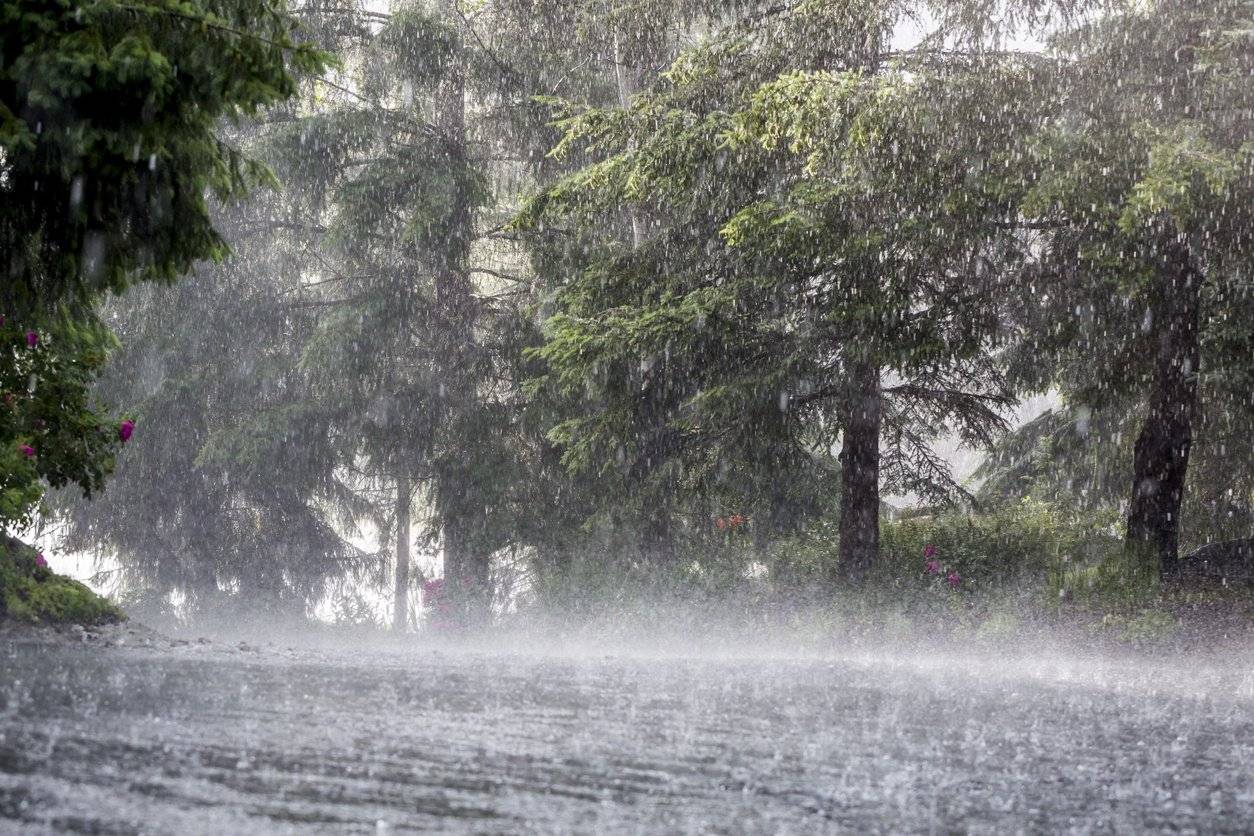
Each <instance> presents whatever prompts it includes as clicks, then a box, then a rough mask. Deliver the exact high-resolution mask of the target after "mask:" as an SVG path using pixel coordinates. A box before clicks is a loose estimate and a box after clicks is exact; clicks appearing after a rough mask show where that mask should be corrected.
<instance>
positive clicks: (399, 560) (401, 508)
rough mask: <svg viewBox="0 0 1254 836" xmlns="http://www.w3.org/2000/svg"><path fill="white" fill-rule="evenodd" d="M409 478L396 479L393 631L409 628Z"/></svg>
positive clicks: (402, 630) (398, 631) (400, 477)
mask: <svg viewBox="0 0 1254 836" xmlns="http://www.w3.org/2000/svg"><path fill="white" fill-rule="evenodd" d="M409 503H410V487H409V476H408V475H405V476H398V477H397V479H396V589H395V591H394V595H393V599H392V630H393V631H394V632H397V633H400V632H404V631H405V630H406V629H408V627H409Z"/></svg>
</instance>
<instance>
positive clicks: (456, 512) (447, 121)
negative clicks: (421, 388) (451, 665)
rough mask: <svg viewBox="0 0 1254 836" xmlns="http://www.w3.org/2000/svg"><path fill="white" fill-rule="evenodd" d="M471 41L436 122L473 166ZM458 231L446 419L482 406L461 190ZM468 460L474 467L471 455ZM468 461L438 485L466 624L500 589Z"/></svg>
mask: <svg viewBox="0 0 1254 836" xmlns="http://www.w3.org/2000/svg"><path fill="white" fill-rule="evenodd" d="M443 9H444V13H445V16H446V18H447V20H448V21H449V23H450V24H452V25H454V26H461V25H462V19H461V16H460V15H459V14H458V5H457V0H444V3H443ZM463 51H464V47H463V45H462V44H460V43H459V44H458V45H457V47H456V51H455V53H454V55H453V56H452V58H451V60H450V61H449V64H448V71H447V75H446V76H445V78H444V79H443V81H442V82H441V83H440V86H439V88H438V89H437V90H436V94H435V111H436V112H435V123H436V126H437V127H438V128H439V131H440V134H441V136H442V138H443V140H444V146H445V149H446V152H447V154H448V157H449V165H450V166H453V167H457V166H466V165H467V164H468V163H467V154H466V70H465V56H464V54H463ZM449 219H450V221H451V223H450V229H451V235H450V239H449V241H448V242H447V245H446V246H447V249H446V251H445V252H444V254H443V256H444V258H443V263H442V264H441V265H440V267H439V269H438V270H437V271H436V302H437V306H438V309H439V317H440V320H441V328H442V330H443V332H444V339H445V342H446V344H445V346H444V349H443V351H442V352H441V353H442V356H440V357H439V358H437V364H438V368H437V373H438V375H439V377H440V381H441V383H442V385H443V390H444V393H445V394H444V395H443V396H442V399H443V400H444V402H445V412H444V414H445V420H446V421H456V420H457V419H458V417H459V416H464V415H465V414H466V413H467V411H468V410H472V409H475V408H476V399H477V397H478V381H477V380H476V378H475V374H476V372H475V367H476V355H477V353H478V347H477V346H476V344H475V320H476V308H475V298H474V287H473V285H472V283H471V280H470V271H469V269H468V264H469V258H470V248H471V245H472V243H473V241H474V237H475V228H474V223H475V218H474V212H473V208H472V206H471V204H470V201H469V199H468V197H467V196H466V195H464V194H458V195H457V196H456V197H455V200H454V203H453V205H452V206H451V207H449ZM443 429H444V431H445V432H447V433H449V436H450V439H449V440H450V442H451V443H455V444H457V445H458V447H459V449H463V450H464V451H465V455H467V456H473V455H474V454H475V451H474V444H473V441H472V440H471V441H468V440H467V439H466V438H465V437H464V436H463V434H462V433H461V432H460V431H459V430H458V429H457V426H456V425H449V426H445V427H444V428H443ZM466 467H467V468H468V467H473V464H472V463H470V462H467V463H466ZM465 469H466V468H463V467H457V468H453V469H450V470H447V471H446V472H444V473H442V474H441V477H440V478H441V481H442V484H440V485H439V486H438V490H439V493H440V494H441V495H442V499H441V506H442V517H443V519H442V526H441V531H442V535H443V540H444V577H445V582H446V583H447V584H448V585H449V590H450V592H451V594H452V598H453V600H452V602H451V603H452V605H453V607H454V611H455V612H456V613H457V616H458V619H459V620H460V621H461V623H462V624H463V625H464V626H467V627H477V626H479V625H482V624H484V623H486V622H487V620H488V618H489V617H490V615H491V600H492V589H491V579H490V577H489V571H488V569H489V558H488V556H487V555H476V554H474V553H472V551H471V549H473V548H474V541H475V538H474V537H473V536H471V532H472V529H473V524H472V523H473V521H474V520H476V519H477V517H478V516H480V515H482V514H483V513H484V509H483V508H482V507H481V506H480V507H476V498H475V497H474V496H473V495H468V494H467V488H466V485H465V484H464V483H460V484H459V480H462V479H463V478H464V470H465Z"/></svg>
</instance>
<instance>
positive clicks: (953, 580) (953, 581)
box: [945, 571, 962, 589]
mask: <svg viewBox="0 0 1254 836" xmlns="http://www.w3.org/2000/svg"><path fill="white" fill-rule="evenodd" d="M945 583H947V584H949V585H950V586H951V587H953V588H954V589H957V588H958V584H960V583H962V578H960V577H959V576H958V573H957V572H952V571H951V572H950V573H949V575H947V576H946V578H945Z"/></svg>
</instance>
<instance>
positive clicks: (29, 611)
mask: <svg viewBox="0 0 1254 836" xmlns="http://www.w3.org/2000/svg"><path fill="white" fill-rule="evenodd" d="M38 554H39V553H38V552H37V551H36V550H35V549H33V548H31V547H30V546H27V545H26V544H25V543H22V542H20V541H18V540H14V539H12V538H9V537H2V536H0V620H5V619H9V620H13V621H18V622H23V623H27V624H46V625H55V624H81V625H83V626H92V625H97V624H110V623H114V622H118V621H122V620H123V619H125V617H126V616H125V615H124V614H123V613H122V611H121V610H120V609H118V608H117V606H115V605H114V604H113V603H111V602H110V601H109V600H108V599H106V598H102V597H101V596H99V595H97V594H96V593H94V592H92V591H91V590H90V589H88V588H87V587H86V586H84V585H83V584H81V583H79V582H78V581H76V580H74V579H72V578H67V577H65V576H64V575H58V574H57V573H56V572H53V571H52V570H51V569H49V568H47V567H46V566H40V565H38V563H37V558H38Z"/></svg>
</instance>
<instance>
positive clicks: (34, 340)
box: [26, 331, 39, 348]
mask: <svg viewBox="0 0 1254 836" xmlns="http://www.w3.org/2000/svg"><path fill="white" fill-rule="evenodd" d="M37 345H39V332H37V331H27V332H26V347H27V348H34V347H35V346H37Z"/></svg>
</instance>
